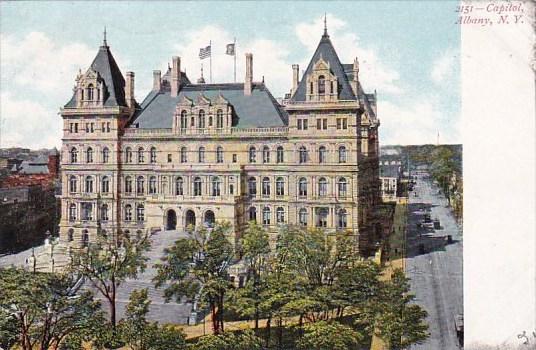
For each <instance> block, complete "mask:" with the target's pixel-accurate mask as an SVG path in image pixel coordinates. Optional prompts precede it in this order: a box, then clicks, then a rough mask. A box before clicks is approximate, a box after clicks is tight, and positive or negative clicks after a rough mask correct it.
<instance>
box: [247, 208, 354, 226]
mask: <svg viewBox="0 0 536 350" xmlns="http://www.w3.org/2000/svg"><path fill="white" fill-rule="evenodd" d="M316 209H317V210H316V223H315V226H316V227H328V226H329V225H328V218H329V211H328V209H327V208H316ZM257 216H258V213H257V208H256V207H250V208H249V209H248V219H249V221H253V222H259V219H258V217H257ZM272 220H273V217H272V210H271V209H270V207H263V208H262V211H261V218H260V222H261V223H262V224H263V225H271V224H272ZM286 222H287V221H286V213H285V209H284V208H283V207H277V209H276V210H275V223H276V224H284V223H286ZM298 224H299V225H300V226H308V225H309V211H308V210H307V209H306V208H301V209H300V210H299V211H298ZM335 224H336V227H337V228H347V227H348V212H347V211H346V209H339V210H338V211H337V217H336V222H335Z"/></svg>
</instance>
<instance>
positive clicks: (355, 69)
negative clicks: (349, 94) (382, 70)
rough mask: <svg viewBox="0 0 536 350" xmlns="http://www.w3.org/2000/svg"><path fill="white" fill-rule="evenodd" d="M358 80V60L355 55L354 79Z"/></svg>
mask: <svg viewBox="0 0 536 350" xmlns="http://www.w3.org/2000/svg"><path fill="white" fill-rule="evenodd" d="M358 80H359V61H358V60H357V57H356V58H354V81H358Z"/></svg>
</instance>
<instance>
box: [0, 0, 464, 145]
mask: <svg viewBox="0 0 536 350" xmlns="http://www.w3.org/2000/svg"><path fill="white" fill-rule="evenodd" d="M457 4H458V2H457V1H416V2H411V1H384V2H380V1H357V2H327V1H325V2H292V3H290V2H289V3H287V2H268V1H264V2H253V1H252V2H172V1H165V2H126V1H121V2H99V1H94V2H78V1H75V2H45V1H42V2H33V1H30V2H0V10H1V12H2V14H3V15H2V16H1V17H0V115H1V119H2V124H1V146H2V147H9V146H24V147H30V148H40V147H59V146H61V116H60V115H59V114H58V113H59V111H60V108H61V107H62V106H63V105H64V104H65V103H67V102H68V101H69V99H70V98H71V96H72V89H73V87H74V84H75V77H76V74H77V72H78V71H79V69H81V70H82V71H85V70H87V68H88V67H89V65H90V64H91V62H92V60H93V58H94V57H95V55H96V54H97V51H98V48H99V46H100V45H101V44H102V40H103V29H104V27H105V26H106V28H107V42H108V45H109V46H110V48H111V51H112V54H113V55H114V57H115V59H116V61H117V63H118V65H119V68H120V69H121V71H122V72H123V75H125V72H126V71H133V72H135V74H136V78H135V85H136V87H135V96H136V99H137V100H138V101H142V100H143V98H144V97H145V96H146V95H147V93H148V92H149V91H150V89H151V86H152V71H153V70H155V69H159V70H161V71H165V70H166V69H167V65H168V63H169V62H170V61H171V57H172V56H174V55H178V56H180V57H181V66H182V69H183V70H186V73H187V75H188V76H189V78H190V80H192V81H196V80H197V78H199V76H200V68H201V64H200V61H199V59H198V53H199V48H201V47H205V46H207V45H208V44H209V42H211V43H212V53H213V57H212V80H213V82H232V81H233V58H232V57H231V56H227V55H225V45H226V44H228V43H231V42H233V41H234V40H235V38H236V43H237V44H236V46H237V72H236V75H237V80H238V81H242V80H243V78H244V71H245V68H244V66H245V58H244V53H245V52H251V53H253V74H254V80H255V81H261V80H262V79H263V77H264V81H265V83H266V84H267V86H268V87H269V89H270V90H271V91H272V93H273V94H274V96H276V97H283V96H284V94H285V93H286V92H288V91H289V90H290V88H291V83H292V68H291V66H292V64H294V63H297V64H299V65H300V70H305V68H306V66H307V64H308V63H309V60H310V58H311V56H312V54H313V52H314V50H315V49H316V46H317V45H318V42H319V40H320V37H321V35H322V32H323V25H324V24H323V22H324V14H325V13H326V14H327V27H328V33H329V35H330V37H331V40H332V42H333V45H334V46H335V49H336V51H337V53H338V55H339V58H340V59H341V61H342V62H343V63H351V62H353V59H354V57H358V59H359V62H360V80H361V82H362V84H363V86H364V88H365V90H366V91H367V92H374V90H376V92H377V96H378V117H379V119H380V122H381V126H380V143H381V144H383V145H387V144H390V145H393V144H424V143H436V142H437V139H438V133H439V142H440V143H461V130H460V125H461V123H460V122H461V121H460V64H459V61H460V59H459V58H460V28H459V27H458V26H457V25H455V24H454V22H455V21H456V13H455V8H456V5H457ZM203 65H204V73H205V74H204V75H205V78H206V79H207V81H208V78H209V75H210V73H209V69H208V60H205V61H204V63H203Z"/></svg>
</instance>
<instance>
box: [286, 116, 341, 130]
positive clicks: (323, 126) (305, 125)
mask: <svg viewBox="0 0 536 350" xmlns="http://www.w3.org/2000/svg"><path fill="white" fill-rule="evenodd" d="M336 122H337V123H336V127H337V130H347V129H348V118H337V119H336ZM296 127H297V129H298V130H308V129H309V119H307V118H298V119H297V120H296ZM316 130H328V118H317V119H316Z"/></svg>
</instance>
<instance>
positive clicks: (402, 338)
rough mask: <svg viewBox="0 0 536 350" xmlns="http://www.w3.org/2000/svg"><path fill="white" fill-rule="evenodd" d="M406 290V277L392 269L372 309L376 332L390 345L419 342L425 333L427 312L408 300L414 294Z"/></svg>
mask: <svg viewBox="0 0 536 350" xmlns="http://www.w3.org/2000/svg"><path fill="white" fill-rule="evenodd" d="M409 290H410V287H409V280H408V279H407V278H406V276H405V275H404V272H403V271H402V270H400V269H397V270H395V272H394V273H393V275H392V277H391V280H390V281H388V282H385V283H384V285H383V287H382V288H381V289H380V293H381V294H380V296H379V301H378V302H377V303H376V305H375V307H374V310H373V313H374V315H375V316H374V325H375V326H376V334H377V335H378V336H379V337H380V338H382V339H383V341H384V342H385V343H386V344H387V345H388V346H389V348H390V349H403V348H407V347H409V346H410V345H412V344H420V343H422V342H423V341H424V340H426V339H427V338H428V336H429V333H428V325H427V324H426V322H425V319H426V316H427V313H426V311H425V310H424V309H422V308H421V307H420V306H419V305H416V304H413V303H412V302H413V301H414V300H415V296H414V295H413V294H410V293H409Z"/></svg>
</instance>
